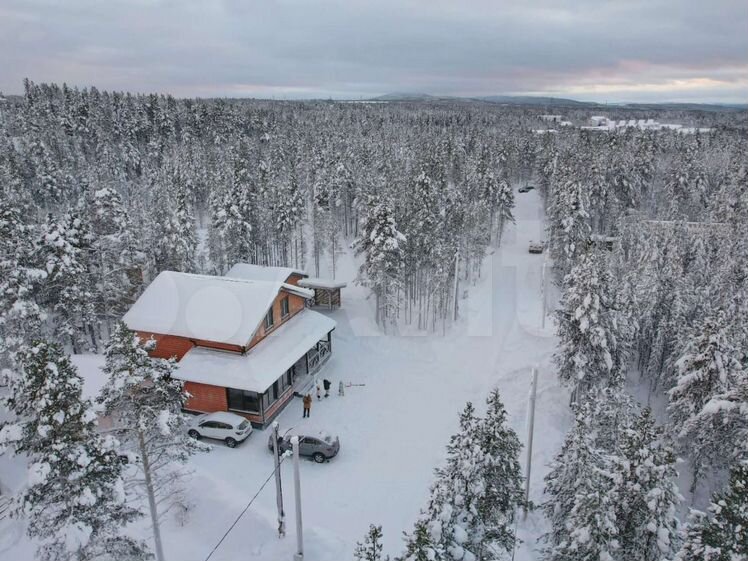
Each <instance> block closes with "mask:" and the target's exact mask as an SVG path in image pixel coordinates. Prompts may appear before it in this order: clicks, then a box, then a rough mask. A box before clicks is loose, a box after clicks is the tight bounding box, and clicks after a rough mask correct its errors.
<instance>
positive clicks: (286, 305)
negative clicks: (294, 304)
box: [280, 296, 291, 320]
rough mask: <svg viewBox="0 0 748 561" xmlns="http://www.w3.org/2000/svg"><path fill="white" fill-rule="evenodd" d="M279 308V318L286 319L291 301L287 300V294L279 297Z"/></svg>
mask: <svg viewBox="0 0 748 561" xmlns="http://www.w3.org/2000/svg"><path fill="white" fill-rule="evenodd" d="M280 304H281V305H280V309H281V320H284V319H286V318H287V317H288V316H290V315H291V303H290V302H289V300H288V296H284V297H283V298H282V299H281V302H280Z"/></svg>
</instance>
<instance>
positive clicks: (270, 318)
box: [265, 308, 275, 330]
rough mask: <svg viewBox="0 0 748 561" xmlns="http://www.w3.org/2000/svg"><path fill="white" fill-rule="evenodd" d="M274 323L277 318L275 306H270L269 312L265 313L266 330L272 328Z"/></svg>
mask: <svg viewBox="0 0 748 561" xmlns="http://www.w3.org/2000/svg"><path fill="white" fill-rule="evenodd" d="M274 323H275V318H274V317H273V308H270V309H269V310H268V313H267V314H266V315H265V330H268V329H272V328H273V324H274Z"/></svg>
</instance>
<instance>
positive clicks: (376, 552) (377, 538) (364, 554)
mask: <svg viewBox="0 0 748 561" xmlns="http://www.w3.org/2000/svg"><path fill="white" fill-rule="evenodd" d="M353 556H354V558H355V559H356V561H389V559H390V556H389V555H385V556H384V557H383V556H382V527H381V526H375V525H374V524H371V525H370V526H369V531H368V532H367V534H366V537H365V538H364V543H361V542H357V543H356V550H355V551H354V552H353Z"/></svg>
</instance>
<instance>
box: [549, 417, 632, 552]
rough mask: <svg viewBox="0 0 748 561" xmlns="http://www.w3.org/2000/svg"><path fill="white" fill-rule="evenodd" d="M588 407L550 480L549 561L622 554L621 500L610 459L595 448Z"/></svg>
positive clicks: (553, 467) (568, 436) (556, 462)
mask: <svg viewBox="0 0 748 561" xmlns="http://www.w3.org/2000/svg"><path fill="white" fill-rule="evenodd" d="M591 421H592V419H590V417H589V415H588V409H587V408H586V407H582V408H580V410H579V411H578V412H577V417H576V421H575V424H574V427H573V428H572V430H571V431H570V432H569V434H568V435H567V437H566V440H565V441H564V445H563V447H562V449H561V452H560V453H559V455H558V456H556V459H555V460H554V462H553V464H552V467H551V471H550V472H549V473H548V475H547V476H546V477H545V483H546V487H545V493H546V495H547V496H548V497H549V498H548V500H547V501H546V502H545V503H544V504H543V510H544V511H545V515H546V517H547V519H548V521H549V523H550V526H551V529H550V531H549V532H548V533H547V534H545V535H544V536H543V540H544V541H545V542H546V544H547V546H546V548H545V549H544V551H543V559H545V560H547V561H593V560H594V561H612V560H613V559H615V555H616V552H617V550H618V539H617V534H618V529H617V525H618V520H617V519H616V508H617V504H616V502H617V496H616V495H617V494H616V492H615V485H614V475H613V473H611V471H610V467H611V466H610V460H609V458H608V456H607V454H606V453H605V452H604V451H603V450H600V449H599V448H597V447H596V446H595V444H594V435H593V430H592V428H591Z"/></svg>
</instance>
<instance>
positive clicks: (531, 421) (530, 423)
mask: <svg viewBox="0 0 748 561" xmlns="http://www.w3.org/2000/svg"><path fill="white" fill-rule="evenodd" d="M537 389H538V367H537V366H534V367H533V369H532V382H531V384H530V401H529V404H528V408H527V458H526V461H525V514H524V518H527V510H528V507H527V505H528V504H529V502H530V473H531V471H532V437H533V432H534V429H535V396H536V395H537Z"/></svg>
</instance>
